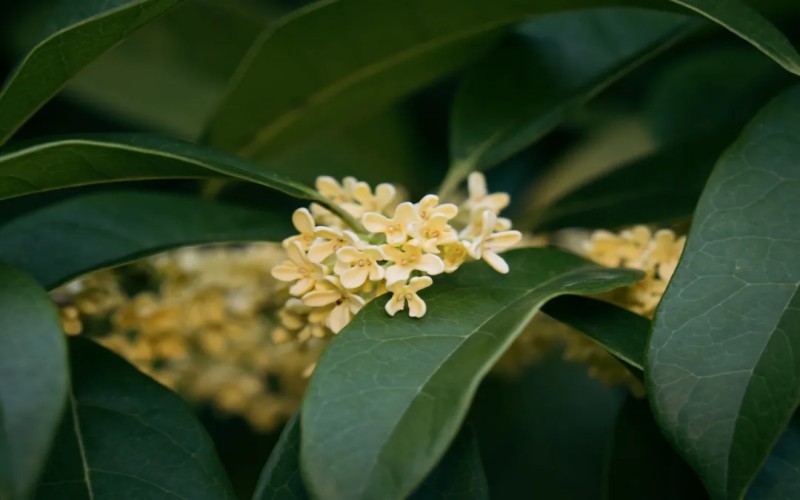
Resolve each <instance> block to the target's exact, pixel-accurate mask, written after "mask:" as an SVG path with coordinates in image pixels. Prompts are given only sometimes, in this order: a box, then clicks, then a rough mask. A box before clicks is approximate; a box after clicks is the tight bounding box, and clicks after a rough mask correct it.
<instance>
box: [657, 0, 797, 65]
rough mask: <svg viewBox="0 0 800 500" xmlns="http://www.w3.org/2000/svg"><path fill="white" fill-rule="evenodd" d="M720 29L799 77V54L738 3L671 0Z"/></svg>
mask: <svg viewBox="0 0 800 500" xmlns="http://www.w3.org/2000/svg"><path fill="white" fill-rule="evenodd" d="M671 1H673V2H675V3H677V4H679V5H683V6H684V7H688V8H689V9H692V10H693V11H695V12H698V13H700V14H702V15H704V16H706V17H707V18H709V19H711V20H712V21H714V22H716V23H718V24H720V25H722V26H724V27H725V28H727V29H728V30H730V31H731V32H733V33H735V34H736V35H739V36H740V37H742V38H743V39H745V40H747V41H748V42H750V43H751V44H753V45H754V46H755V47H756V48H758V49H759V50H760V51H761V52H763V53H764V54H766V55H767V56H769V57H770V58H772V59H773V60H774V61H775V62H777V63H778V64H780V65H781V66H783V68H784V69H786V70H787V71H789V72H791V73H794V74H795V75H798V76H800V54H799V53H798V52H797V49H795V48H794V46H793V45H792V42H790V41H789V39H787V38H786V36H784V34H783V33H781V32H780V31H779V30H778V29H777V28H776V27H775V26H774V25H773V24H772V23H770V22H769V21H768V20H767V19H765V18H764V17H763V16H762V15H761V14H759V13H758V12H756V11H755V10H753V9H751V8H750V7H749V6H748V5H747V4H745V3H743V2H740V1H739V0H724V1H720V0H671Z"/></svg>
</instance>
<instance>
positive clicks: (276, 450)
mask: <svg viewBox="0 0 800 500" xmlns="http://www.w3.org/2000/svg"><path fill="white" fill-rule="evenodd" d="M307 498H308V494H307V493H306V489H305V487H304V486H303V479H302V478H301V477H300V414H299V413H296V414H295V415H294V416H293V417H292V418H291V420H289V422H288V423H287V424H286V427H284V428H283V432H281V436H280V438H278V442H277V443H275V446H274V447H273V448H272V453H271V454H270V456H269V459H268V460H267V463H266V464H265V465H264V470H262V471H261V475H260V476H259V478H258V484H257V485H256V491H255V493H253V500H306V499H307Z"/></svg>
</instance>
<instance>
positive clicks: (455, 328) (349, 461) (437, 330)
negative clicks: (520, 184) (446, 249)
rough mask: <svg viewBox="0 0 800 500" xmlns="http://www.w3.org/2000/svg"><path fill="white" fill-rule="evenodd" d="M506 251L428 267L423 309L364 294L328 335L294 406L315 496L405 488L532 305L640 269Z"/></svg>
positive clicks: (402, 491)
mask: <svg viewBox="0 0 800 500" xmlns="http://www.w3.org/2000/svg"><path fill="white" fill-rule="evenodd" d="M506 258H507V260H508V263H509V265H510V266H511V272H510V273H509V274H508V275H501V274H498V273H496V272H494V271H493V270H492V269H491V268H489V266H487V265H486V264H485V263H483V262H476V263H473V264H467V265H466V266H464V268H463V269H461V270H459V271H458V272H457V273H454V274H452V275H448V276H444V277H437V279H436V285H435V286H433V287H431V288H430V289H428V290H425V291H424V292H422V296H423V298H424V300H425V301H426V302H427V305H428V312H427V314H426V315H425V317H424V318H422V319H413V318H409V317H407V316H405V315H404V314H398V316H397V317H394V318H390V317H389V316H387V314H386V312H385V311H384V310H383V307H384V304H385V302H386V301H385V299H379V300H375V301H373V302H372V303H370V304H368V305H367V306H366V307H365V309H364V311H362V312H361V313H359V315H357V316H356V318H355V319H354V320H353V322H352V323H351V324H350V325H348V326H347V327H346V328H345V329H344V330H343V331H342V332H341V333H339V335H337V337H336V338H335V339H334V340H333V342H331V344H330V345H329V347H328V348H327V350H326V351H325V353H324V354H323V356H322V358H321V359H320V361H319V364H318V366H317V368H316V370H315V373H314V376H313V378H312V380H311V384H310V386H309V389H308V392H307V393H306V397H305V401H304V405H303V415H302V426H303V446H302V450H301V460H302V467H303V472H304V477H305V478H306V480H307V486H310V487H311V488H312V489H313V490H314V493H315V494H316V495H317V496H319V497H321V498H326V499H328V498H329V499H336V498H347V499H353V500H355V499H358V498H402V497H404V496H406V495H408V494H409V493H410V492H411V491H412V490H413V489H414V488H415V487H416V486H417V485H418V484H419V483H420V482H421V481H422V479H423V478H424V477H425V476H426V474H427V473H428V472H429V471H430V470H431V469H432V468H433V465H434V464H435V463H436V462H437V460H438V459H439V458H440V457H441V456H442V455H443V454H444V451H445V450H446V449H447V445H448V444H449V443H450V441H451V440H452V439H453V437H454V436H455V434H456V431H457V430H458V428H459V426H460V424H461V422H462V420H463V418H464V415H465V413H466V411H467V408H468V406H469V403H470V400H471V399H472V396H473V395H474V393H475V390H476V388H477V385H478V383H479V382H480V380H481V379H482V378H483V376H484V375H485V374H486V373H487V372H488V370H489V369H490V368H491V367H492V365H493V364H494V362H495V361H496V360H497V359H498V358H499V357H500V355H501V354H502V353H503V351H504V350H505V349H506V348H507V347H508V346H509V345H510V344H511V342H512V341H513V340H514V338H515V337H516V336H517V335H518V333H519V332H520V330H521V329H522V328H523V327H524V325H525V324H526V323H527V322H528V320H529V319H530V318H531V316H532V315H533V314H534V313H535V312H536V309H538V307H539V306H541V304H542V303H544V302H546V301H547V300H549V299H551V298H553V297H554V296H557V295H561V294H569V293H572V294H586V293H599V292H602V291H607V290H610V289H613V288H616V287H619V286H623V285H626V284H630V283H633V282H635V281H637V280H638V279H639V278H640V274H639V273H638V272H636V271H630V270H619V269H606V268H602V267H599V266H597V265H595V264H591V263H589V262H586V261H584V260H583V259H581V258H579V257H576V256H574V255H572V254H567V253H563V252H560V251H558V250H554V249H524V250H517V251H513V252H509V253H508V254H507V255H506ZM354 415H357V418H354ZM309 482H310V483H309Z"/></svg>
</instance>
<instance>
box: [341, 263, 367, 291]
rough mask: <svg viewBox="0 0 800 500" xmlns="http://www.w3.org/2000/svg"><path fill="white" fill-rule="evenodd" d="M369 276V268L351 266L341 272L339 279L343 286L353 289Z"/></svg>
mask: <svg viewBox="0 0 800 500" xmlns="http://www.w3.org/2000/svg"><path fill="white" fill-rule="evenodd" d="M368 276H369V269H367V267H358V266H355V267H352V268H350V270H348V271H347V272H346V273H343V274H342V275H341V276H340V277H339V280H340V281H341V282H342V286H344V287H345V288H349V289H353V288H358V287H360V286H361V285H363V284H364V282H365V281H367V277H368Z"/></svg>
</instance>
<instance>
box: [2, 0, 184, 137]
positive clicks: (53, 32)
mask: <svg viewBox="0 0 800 500" xmlns="http://www.w3.org/2000/svg"><path fill="white" fill-rule="evenodd" d="M180 2H181V0H112V1H109V0H82V1H81V2H80V3H79V4H78V5H76V3H75V2H62V3H60V4H59V5H58V7H59V8H58V9H57V10H55V11H54V12H53V13H52V18H51V20H50V23H49V29H48V32H47V35H46V36H45V37H44V38H42V39H41V40H40V41H39V42H38V43H37V44H36V46H35V47H33V48H32V49H31V51H30V52H29V53H28V54H27V55H26V56H25V58H24V59H23V60H22V62H20V63H19V65H18V66H17V69H16V70H15V71H14V72H13V73H12V74H11V75H10V76H9V77H8V79H7V80H6V83H5V86H4V87H3V89H2V90H0V145H2V144H3V143H4V142H6V141H7V140H8V139H9V138H10V137H11V136H12V135H13V134H14V132H16V130H17V129H18V128H19V127H20V126H21V125H22V124H23V123H25V121H26V120H27V119H28V118H30V116H31V115H32V114H33V113H35V112H36V110H38V109H39V108H40V107H41V106H42V105H43V104H44V103H45V102H47V101H48V100H50V98H51V97H53V96H54V95H55V94H56V93H57V92H58V91H59V89H60V88H61V87H62V86H63V85H64V83H66V82H67V80H69V79H70V78H71V77H72V76H73V75H74V74H75V73H77V72H78V71H79V70H80V69H81V68H83V67H84V66H85V65H86V64H88V63H90V62H91V61H92V60H94V59H95V58H96V57H97V56H99V55H100V54H102V53H103V52H105V51H106V50H108V49H110V48H111V47H113V46H114V45H116V44H117V43H118V42H119V41H120V40H123V39H124V38H125V37H126V36H128V35H130V34H131V33H132V32H133V31H135V30H136V29H138V28H140V27H141V26H143V25H145V24H147V23H148V22H150V21H152V20H153V19H155V18H156V17H158V16H160V15H161V14H163V13H164V12H166V11H168V10H169V9H171V8H172V7H174V6H176V5H177V4H178V3H180Z"/></svg>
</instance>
